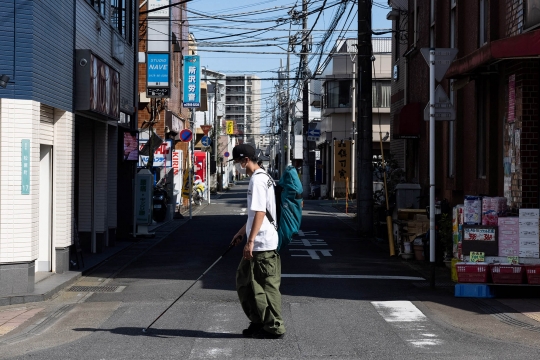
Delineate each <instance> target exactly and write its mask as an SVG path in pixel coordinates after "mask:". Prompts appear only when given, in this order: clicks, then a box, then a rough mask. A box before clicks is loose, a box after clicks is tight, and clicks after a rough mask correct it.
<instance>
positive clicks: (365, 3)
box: [356, 0, 373, 237]
mask: <svg viewBox="0 0 540 360" xmlns="http://www.w3.org/2000/svg"><path fill="white" fill-rule="evenodd" d="M371 2H372V1H371V0H358V60H357V63H358V71H357V74H358V80H357V81H358V86H357V89H358V99H357V100H358V101H357V102H356V104H357V106H358V124H357V129H358V134H357V141H356V142H357V144H358V146H356V151H357V157H356V158H357V159H358V160H357V166H356V175H357V176H356V182H357V191H356V194H357V195H356V204H357V219H358V220H357V221H358V235H359V236H360V237H371V236H372V235H373V170H372V161H373V133H372V131H373V117H372V100H371V86H372V84H371V80H372V78H371V77H372V75H371V74H372V70H371V66H372V64H371V56H372V51H371V6H372V5H371Z"/></svg>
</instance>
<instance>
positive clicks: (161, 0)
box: [141, 0, 170, 18]
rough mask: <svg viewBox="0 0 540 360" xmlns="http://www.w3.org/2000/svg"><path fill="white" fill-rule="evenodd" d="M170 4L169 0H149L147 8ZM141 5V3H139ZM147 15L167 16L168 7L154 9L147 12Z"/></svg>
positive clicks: (151, 8)
mask: <svg viewBox="0 0 540 360" xmlns="http://www.w3.org/2000/svg"><path fill="white" fill-rule="evenodd" d="M167 5H170V0H149V1H148V10H154V9H159V8H162V7H164V6H167ZM141 6H142V5H141ZM147 16H148V17H165V18H168V17H169V8H165V9H160V10H155V11H152V12H149V13H148V15H147Z"/></svg>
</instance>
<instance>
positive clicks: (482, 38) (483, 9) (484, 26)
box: [478, 0, 489, 47]
mask: <svg viewBox="0 0 540 360" xmlns="http://www.w3.org/2000/svg"><path fill="white" fill-rule="evenodd" d="M488 4H489V3H488V0H480V3H479V5H480V12H479V13H480V14H479V17H480V18H479V19H478V20H479V21H478V47H481V46H483V45H484V44H485V43H487V41H488V22H489V21H488V13H489V11H488Z"/></svg>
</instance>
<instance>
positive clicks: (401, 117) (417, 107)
mask: <svg viewBox="0 0 540 360" xmlns="http://www.w3.org/2000/svg"><path fill="white" fill-rule="evenodd" d="M422 113H423V109H422V104H421V103H419V102H415V103H410V104H407V105H405V106H404V107H402V108H401V111H400V112H399V113H397V114H395V115H394V134H393V138H394V139H419V138H420V129H421V126H422V124H423V123H424V121H423V119H422Z"/></svg>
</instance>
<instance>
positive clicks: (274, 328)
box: [232, 144, 285, 339]
mask: <svg viewBox="0 0 540 360" xmlns="http://www.w3.org/2000/svg"><path fill="white" fill-rule="evenodd" d="M233 161H234V162H235V163H236V164H239V165H240V166H241V167H242V168H243V169H246V173H247V175H249V176H251V178H250V181H249V187H248V194H247V202H248V219H247V222H246V224H245V225H244V226H243V227H242V228H241V229H240V230H239V231H238V232H237V233H236V235H234V237H233V241H232V244H234V245H235V246H236V245H238V244H240V243H241V242H242V240H243V238H244V236H246V239H247V240H246V244H245V245H244V251H243V254H242V260H241V261H240V264H239V265H238V270H237V271H236V291H237V293H238V297H239V299H240V304H241V305H242V309H243V310H244V312H245V313H246V315H247V317H248V318H249V320H250V321H251V323H250V325H249V327H248V328H247V329H244V330H243V331H242V334H243V335H244V336H246V337H253V338H257V339H281V338H282V337H283V335H284V334H285V327H284V325H283V319H282V317H281V293H280V291H279V286H280V283H281V259H280V257H279V254H278V252H277V250H276V249H277V247H278V233H277V231H276V228H275V227H274V225H272V224H271V223H270V221H269V220H268V218H267V216H266V211H267V210H268V211H269V212H270V214H271V215H272V217H273V218H274V219H275V218H276V201H275V198H274V186H272V184H273V180H272V179H271V178H270V177H269V176H268V175H267V174H266V172H265V171H264V170H263V169H261V168H260V167H259V165H258V164H257V157H256V155H255V149H253V147H251V146H250V145H247V144H241V145H237V146H235V147H234V148H233ZM258 174H261V175H260V176H256V175H258Z"/></svg>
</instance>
